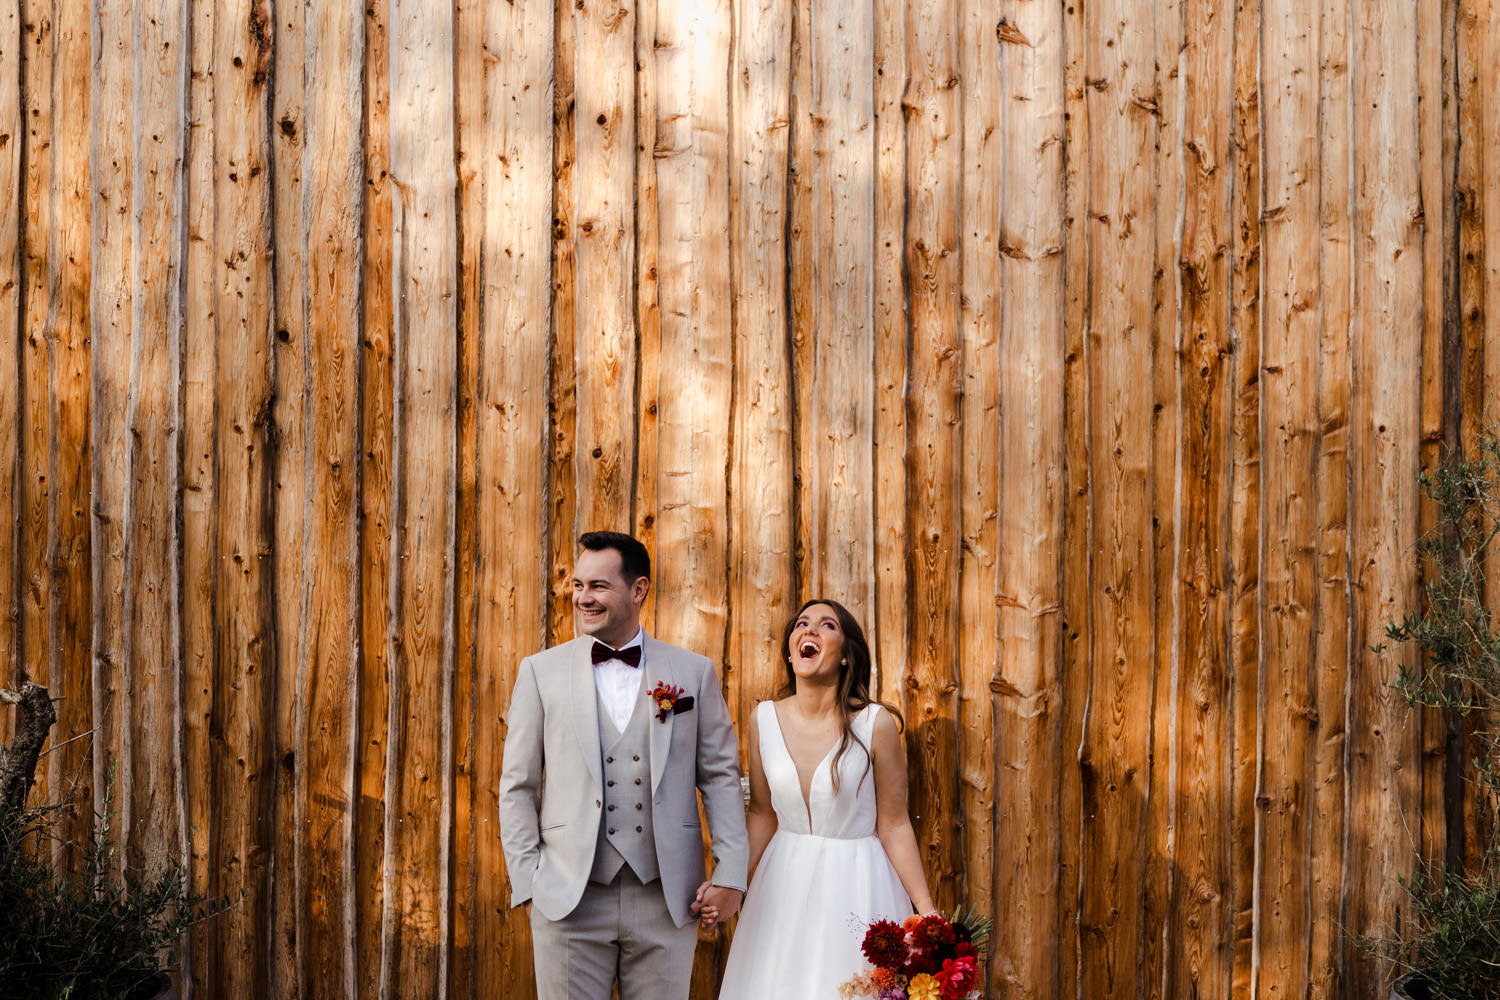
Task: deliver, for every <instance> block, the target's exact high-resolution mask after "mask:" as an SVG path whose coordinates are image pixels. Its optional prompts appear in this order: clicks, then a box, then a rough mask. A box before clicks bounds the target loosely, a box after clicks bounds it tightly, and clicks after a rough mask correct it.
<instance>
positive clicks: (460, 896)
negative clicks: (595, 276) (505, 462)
mask: <svg viewBox="0 0 1500 1000" xmlns="http://www.w3.org/2000/svg"><path fill="white" fill-rule="evenodd" d="M487 6H488V5H487V4H485V3H483V2H482V0H460V2H458V3H455V4H454V6H453V62H454V77H453V78H454V88H453V102H454V141H455V144H456V146H457V163H458V194H457V196H458V205H457V208H458V215H457V219H456V223H457V239H458V248H457V262H458V302H457V309H458V372H457V377H458V459H457V475H458V498H457V510H456V512H455V517H456V526H455V530H454V544H455V546H456V548H455V553H456V560H455V563H454V573H455V578H454V600H455V605H454V635H453V647H454V671H453V718H454V722H455V729H454V733H453V740H454V746H453V761H454V768H453V844H452V847H451V856H452V858H453V868H452V879H453V907H452V918H451V919H452V926H453V930H452V934H451V936H450V939H449V940H450V947H451V949H452V960H451V964H450V966H449V976H448V983H449V995H450V996H452V997H456V998H465V1000H475V998H476V994H475V982H474V977H475V973H476V968H475V964H476V962H477V960H478V957H479V956H478V955H476V954H475V941H474V937H473V932H474V925H475V923H476V921H477V920H478V914H477V913H476V911H475V903H476V898H477V896H478V893H479V891H480V889H479V883H478V863H479V862H478V858H477V857H476V852H477V851H478V850H479V849H480V846H479V844H478V843H477V842H476V840H475V837H476V835H477V834H478V833H479V830H478V827H477V825H476V823H477V819H478V815H477V813H476V810H477V809H478V808H479V801H478V798H477V796H478V795H479V788H478V786H477V785H476V780H478V779H477V778H476V775H475V773H474V763H475V755H476V753H477V752H478V743H480V742H481V741H488V740H489V739H490V738H491V736H492V734H493V731H494V727H493V724H491V723H488V722H481V721H480V720H479V719H478V718H477V717H476V715H475V709H476V707H477V706H476V705H475V702H474V696H475V693H476V688H477V687H478V686H479V685H481V684H482V683H483V681H482V680H481V679H480V678H479V677H477V676H476V675H475V670H476V668H477V665H478V643H477V642H476V639H479V637H478V636H477V635H476V633H475V631H474V630H475V627H476V621H475V618H476V615H477V611H478V607H477V601H478V600H479V596H480V595H479V593H478V591H477V590H475V585H476V583H477V582H478V566H477V565H476V562H477V560H478V558H479V553H478V550H477V549H476V548H475V542H476V539H477V531H478V525H477V524H476V523H475V515H476V512H477V511H478V502H479V498H478V494H477V490H478V474H479V469H478V466H479V447H480V445H479V439H478V431H479V412H478V406H479V382H478V378H479V358H480V347H481V342H480V341H481V335H480V330H481V323H482V322H483V317H482V316H481V313H480V298H481V296H482V295H483V280H484V275H483V271H482V269H481V267H480V257H481V253H482V250H483V241H484V222H483V219H484V189H483V182H482V180H481V177H480V165H481V163H482V161H483V159H484V138H483V129H484V94H485V92H484V41H485V39H484V18H485V9H486V7H487ZM496 773H497V774H498V772H496ZM488 815H493V813H489V814H488ZM480 947H483V948H486V950H488V949H489V948H491V947H493V946H492V945H490V944H489V943H481V945H480Z"/></svg>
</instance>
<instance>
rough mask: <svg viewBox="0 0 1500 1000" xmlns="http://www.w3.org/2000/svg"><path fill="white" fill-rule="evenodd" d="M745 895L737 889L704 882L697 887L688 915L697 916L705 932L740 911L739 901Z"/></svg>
mask: <svg viewBox="0 0 1500 1000" xmlns="http://www.w3.org/2000/svg"><path fill="white" fill-rule="evenodd" d="M744 898H745V894H744V893H743V892H742V891H740V890H739V889H726V888H725V887H724V886H722V885H714V884H713V883H711V882H704V883H703V884H702V885H700V886H699V887H698V892H697V894H696V895H695V896H694V897H693V902H692V904H691V905H690V906H689V907H688V912H689V913H694V914H697V916H698V922H699V923H700V924H701V925H702V926H703V928H704V929H705V930H707V929H708V928H711V927H713V926H715V925H716V924H722V923H723V922H724V921H726V920H728V919H730V918H731V917H733V916H734V915H735V914H736V913H738V912H739V911H740V900H742V899H744Z"/></svg>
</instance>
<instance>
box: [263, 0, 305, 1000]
mask: <svg viewBox="0 0 1500 1000" xmlns="http://www.w3.org/2000/svg"><path fill="white" fill-rule="evenodd" d="M305 12H306V8H305V7H304V6H303V5H301V4H296V3H275V2H272V3H269V4H268V5H267V7H266V17H267V19H268V20H269V21H270V23H269V24H267V25H265V26H264V28H263V30H264V31H265V32H266V33H267V34H268V35H269V36H270V46H271V66H270V69H269V73H270V78H271V81H272V85H271V88H270V95H271V121H272V125H271V129H270V135H269V139H270V144H271V167H270V172H271V226H272V232H271V245H272V248H273V252H274V254H275V263H274V266H273V268H272V272H271V273H272V280H273V283H274V284H273V288H274V293H273V301H274V303H275V305H274V314H273V315H274V317H275V332H276V339H275V340H274V341H273V344H272V353H273V355H274V361H273V368H274V371H275V372H276V383H275V390H274V392H273V395H272V408H271V421H272V425H273V428H274V430H273V437H272V441H273V442H274V444H275V452H274V455H273V460H274V465H273V468H272V471H271V476H272V480H273V483H274V490H273V493H272V496H273V497H274V498H275V499H274V510H275V520H274V523H273V526H272V528H271V539H272V546H273V549H274V554H273V555H272V558H271V564H270V568H271V572H272V574H273V576H272V584H271V587H272V607H271V608H270V609H269V610H270V622H271V625H272V627H273V628H274V629H275V646H274V648H275V651H276V666H275V672H274V674H273V676H274V678H275V680H274V683H273V685H272V694H271V699H272V715H273V718H272V719H270V720H268V721H269V725H270V738H271V741H272V747H271V759H272V760H273V761H274V762H275V768H274V770H273V771H272V782H273V787H272V791H271V800H272V819H271V822H270V827H269V828H270V831H271V838H272V839H271V857H270V865H271V868H270V873H269V880H270V886H271V898H270V900H269V905H270V909H271V925H270V929H269V940H267V941H265V942H264V945H263V948H264V952H265V958H266V961H268V962H269V963H270V967H271V971H270V983H271V989H272V992H273V993H274V995H276V996H278V997H286V998H288V1000H297V998H299V997H300V996H301V994H299V993H298V982H299V969H300V968H301V966H302V955H301V946H302V944H303V941H302V939H301V938H300V937H299V928H298V925H297V924H298V921H297V907H298V900H299V899H301V898H302V879H303V874H304V873H303V872H300V871H298V869H297V860H298V856H299V851H298V843H297V842H298V840H299V839H300V837H301V836H303V834H304V832H305V831H304V828H302V827H301V826H299V825H298V824H296V823H294V822H291V819H292V818H293V817H294V816H295V814H296V811H297V805H296V787H297V784H298V783H299V780H300V775H299V774H298V770H299V768H300V767H302V766H303V765H304V763H305V762H304V761H303V760H301V759H300V757H299V756H298V752H299V750H300V748H299V747H298V745H297V717H298V715H299V713H301V712H302V710H303V708H302V706H301V705H299V704H298V703H297V697H298V692H299V691H300V690H301V686H300V685H299V683H298V674H299V672H300V670H301V662H302V661H301V659H300V654H301V652H302V647H303V638H304V630H305V629H306V628H307V626H308V623H307V622H306V621H304V619H303V611H304V610H305V605H304V603H303V594H304V589H303V580H304V578H305V575H306V570H307V565H308V553H307V549H306V546H307V539H306V538H305V537H304V536H305V533H306V531H307V528H308V525H307V520H308V518H307V511H306V506H307V502H308V500H309V498H310V497H311V496H312V494H311V483H310V482H309V481H308V479H307V475H308V468H307V465H308V459H309V456H308V446H309V444H310V441H309V439H308V427H307V422H308V421H309V420H310V419H314V415H313V414H311V413H310V412H309V409H308V399H307V396H308V384H307V382H308V350H309V349H310V347H311V344H310V342H309V341H310V337H311V336H312V335H313V334H312V331H310V330H309V328H308V324H307V309H308V295H307V289H306V285H305V280H306V278H307V271H306V268H305V265H304V261H303V252H304V245H305V243H306V240H305V234H304V230H303V227H304V221H305V220H304V219H303V217H302V201H303V188H304V187H305V179H304V177H303V174H302V147H303V144H304V141H305V138H306V137H305V135H304V134H303V132H302V130H303V129H304V127H305V125H306V113H305V109H304V104H305V99H306V90H307V85H306V80H305V79H304V72H303V71H304V67H305V66H306V64H307V58H306V34H307V33H306V27H305V24H304V21H305V17H306V13H305Z"/></svg>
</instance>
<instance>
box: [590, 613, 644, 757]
mask: <svg viewBox="0 0 1500 1000" xmlns="http://www.w3.org/2000/svg"><path fill="white" fill-rule="evenodd" d="M645 636H646V630H645V629H637V630H636V633H635V638H634V639H631V640H630V641H629V642H627V643H626V644H625V645H623V646H621V647H619V648H620V649H629V648H630V647H631V646H639V645H641V643H642V642H643V641H644V639H645ZM594 641H595V642H597V641H598V640H597V639H596V640H594ZM605 645H607V643H606V644H605ZM641 670H642V668H641V667H632V666H630V665H629V664H628V663H626V662H624V661H623V660H605V661H604V662H603V663H596V664H594V687H595V688H597V689H598V691H599V700H600V701H602V702H604V710H605V711H606V712H608V713H609V721H611V722H613V723H614V724H615V728H616V729H618V730H619V731H620V732H622V733H623V732H624V731H625V727H626V726H628V725H630V716H631V714H632V713H633V712H634V711H635V706H636V702H638V701H640V697H641Z"/></svg>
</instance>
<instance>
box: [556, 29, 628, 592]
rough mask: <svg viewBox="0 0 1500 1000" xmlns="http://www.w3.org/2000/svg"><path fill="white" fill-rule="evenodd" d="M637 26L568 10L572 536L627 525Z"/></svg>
mask: <svg viewBox="0 0 1500 1000" xmlns="http://www.w3.org/2000/svg"><path fill="white" fill-rule="evenodd" d="M634 19H635V9H634V3H633V0H623V2H621V0H604V2H603V3H599V4H584V5H582V6H579V5H574V6H573V9H572V23H571V31H572V33H573V43H574V46H575V48H574V50H573V58H574V59H575V60H576V62H575V67H577V68H575V72H574V75H573V94H572V100H573V104H574V108H573V110H574V114H573V122H574V128H575V131H576V144H575V152H576V157H577V159H576V162H575V163H574V166H573V171H572V175H571V177H572V181H573V199H572V208H573V213H574V215H573V219H572V227H571V231H572V237H573V253H574V260H575V271H574V280H575V281H576V299H575V301H574V307H573V321H574V329H573V355H572V359H571V360H572V363H573V364H574V365H575V368H576V372H575V376H574V377H575V379H576V386H577V388H576V394H575V396H574V399H575V405H576V414H577V417H576V421H575V423H574V425H573V430H574V435H575V437H574V448H573V475H574V481H575V485H574V489H575V490H576V496H577V498H578V500H577V503H578V510H577V513H576V515H575V517H576V521H575V524H574V529H575V538H576V535H578V534H582V533H583V532H585V531H594V530H608V531H628V530H630V525H631V517H630V509H631V489H632V485H633V483H634V474H635V461H636V454H635V433H634V427H635V422H636V410H635V394H636V332H635V320H634V315H635V301H636V296H635V291H634V289H633V287H632V279H633V276H634V271H635V225H634V221H633V209H634V204H635V194H636V190H635V153H636V151H635V133H636V125H635V115H636V111H635V77H634V67H635V63H636V54H635V20H634ZM559 353H561V352H559ZM570 546H571V540H570ZM569 554H570V556H571V548H570V549H569ZM569 565H570V566H571V558H570V559H569Z"/></svg>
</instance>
